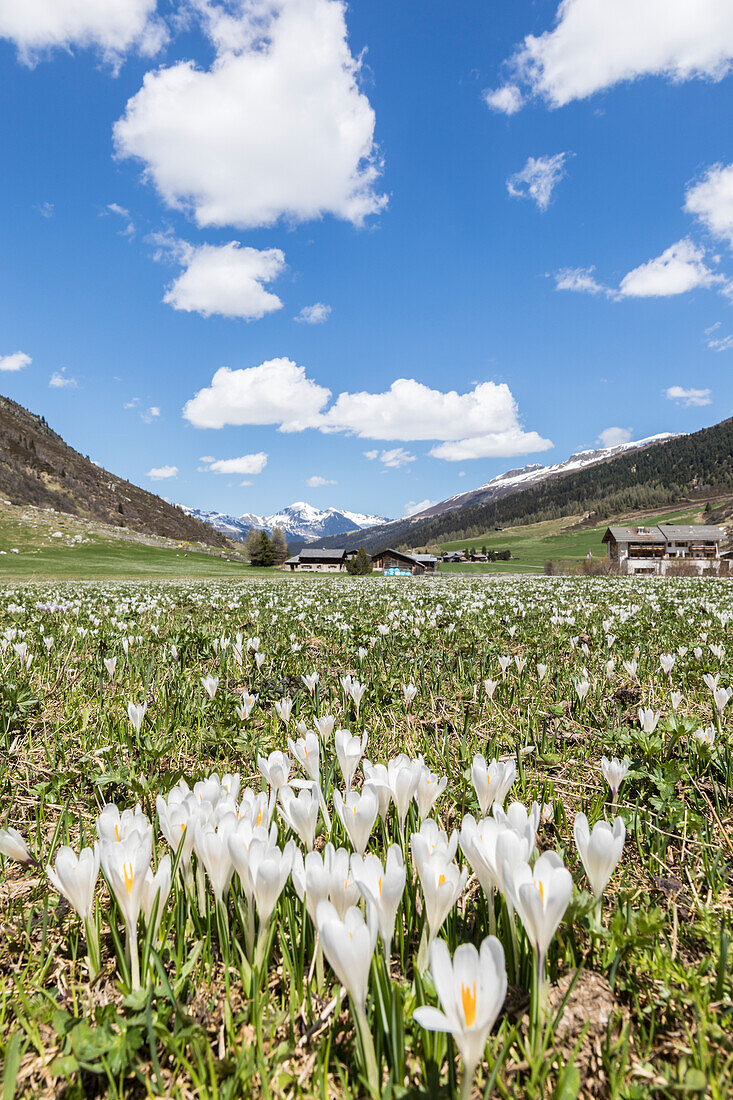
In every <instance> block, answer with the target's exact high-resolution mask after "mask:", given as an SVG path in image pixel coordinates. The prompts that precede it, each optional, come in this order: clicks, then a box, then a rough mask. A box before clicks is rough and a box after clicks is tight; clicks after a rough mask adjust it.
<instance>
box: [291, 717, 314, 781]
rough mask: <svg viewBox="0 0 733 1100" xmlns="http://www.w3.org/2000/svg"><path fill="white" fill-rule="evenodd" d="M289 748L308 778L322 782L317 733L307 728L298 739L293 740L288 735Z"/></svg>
mask: <svg viewBox="0 0 733 1100" xmlns="http://www.w3.org/2000/svg"><path fill="white" fill-rule="evenodd" d="M288 748H289V749H290V751H291V753H292V754H293V756H294V757H295V759H296V760H297V761H298V763H299V764H300V766H301V768H302V769H303V771H304V772H305V774H306V775H307V776H308V778H309V779H310V780H311V781H312V782H313V783H318V784H320V782H321V777H320V771H319V763H320V743H319V741H318V737H317V736H316V734H315V733H310V732H309V731H308V730H306V732H305V733H304V734H303V736H302V737H299V738H298V740H297V741H293V739H292V738H291V737H288Z"/></svg>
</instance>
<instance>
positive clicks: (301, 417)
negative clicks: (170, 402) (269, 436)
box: [183, 359, 331, 432]
mask: <svg viewBox="0 0 733 1100" xmlns="http://www.w3.org/2000/svg"><path fill="white" fill-rule="evenodd" d="M330 396H331V391H330V390H328V389H326V388H325V387H323V386H319V385H317V384H316V383H315V382H312V381H311V380H310V379H309V378H306V374H305V367H299V366H297V365H296V364H295V363H293V362H292V360H290V359H268V360H267V361H266V362H264V363H260V365H259V366H258V367H246V368H244V369H241V370H231V369H230V368H229V367H221V368H220V369H219V370H218V371H217V372H216V374H215V375H214V377H213V378H212V379H211V385H210V386H207V387H205V388H204V389H202V390H199V392H198V393H197V394H196V396H195V397H192V398H191V400H190V401H187V402H186V404H185V406H184V408H183V415H184V417H185V419H186V420H188V421H190V423H191V424H193V425H194V427H196V428H223V427H224V426H225V425H227V424H231V425H235V426H241V425H243V424H277V425H278V427H279V429H280V431H283V432H297V431H302V430H303V429H304V428H307V427H310V426H311V425H313V424H314V423H316V422H317V421H318V417H319V415H320V412H321V409H322V408H323V406H324V405H325V404H326V402H327V401H328V399H329V397H330Z"/></svg>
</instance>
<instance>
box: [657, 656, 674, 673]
mask: <svg viewBox="0 0 733 1100" xmlns="http://www.w3.org/2000/svg"><path fill="white" fill-rule="evenodd" d="M675 659H676V658H675V656H674V654H673V653H662V654H660V656H659V663H660V665H661V666H662V672H666V674H667V675H668V676H671V675H672V669H673V668H674V662H675Z"/></svg>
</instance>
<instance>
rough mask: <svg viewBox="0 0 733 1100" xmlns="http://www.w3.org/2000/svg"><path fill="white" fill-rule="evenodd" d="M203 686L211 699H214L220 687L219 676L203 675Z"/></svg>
mask: <svg viewBox="0 0 733 1100" xmlns="http://www.w3.org/2000/svg"><path fill="white" fill-rule="evenodd" d="M201 686H202V688H203V689H204V691H205V692H206V694H207V695H208V697H209V699H213V698H214V696H215V695H216V692H217V690H218V688H219V677H218V676H202V677H201Z"/></svg>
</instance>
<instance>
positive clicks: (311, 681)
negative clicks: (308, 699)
mask: <svg viewBox="0 0 733 1100" xmlns="http://www.w3.org/2000/svg"><path fill="white" fill-rule="evenodd" d="M301 680H302V681H303V683H304V684H305V686H306V688H307V689H308V691H309V692H310V693H311V695H312V694H313V692H314V691H315V690H316V684H317V683H318V680H319V676H318V673H317V672H311V674H310V676H301Z"/></svg>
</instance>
